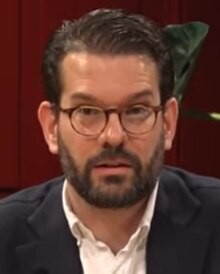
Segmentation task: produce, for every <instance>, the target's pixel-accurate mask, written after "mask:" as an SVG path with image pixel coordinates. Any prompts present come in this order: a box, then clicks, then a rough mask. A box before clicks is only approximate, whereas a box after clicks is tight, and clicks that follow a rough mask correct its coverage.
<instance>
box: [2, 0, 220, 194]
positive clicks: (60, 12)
mask: <svg viewBox="0 0 220 274" xmlns="http://www.w3.org/2000/svg"><path fill="white" fill-rule="evenodd" d="M10 2H12V1H8V2H7V1H4V2H3V3H2V4H1V5H2V8H1V10H0V15H1V16H0V28H1V34H2V37H4V41H2V42H1V44H0V58H1V66H0V72H1V88H2V104H1V107H0V114H1V117H2V119H1V134H0V147H1V155H0V164H1V168H2V170H1V175H0V179H1V180H0V189H1V190H2V191H3V190H4V192H8V191H11V190H16V189H19V188H23V187H27V186H29V185H32V184H37V183H40V182H41V181H43V180H45V179H48V178H50V177H52V176H55V175H58V174H60V168H59V163H58V160H57V159H56V157H54V156H52V155H50V154H49V152H48V151H47V147H46V145H45V143H44V140H43V136H42V134H41V130H40V127H39V125H38V121H37V116H36V111H37V107H38V104H39V103H40V101H41V100H42V99H43V91H42V84H41V76H40V63H41V56H42V49H43V46H44V44H45V41H46V39H47V37H48V35H49V33H51V31H52V30H53V29H54V27H56V26H57V25H59V24H60V22H61V21H62V20H64V19H72V18H75V17H79V16H80V15H82V14H83V13H84V12H86V11H89V10H91V9H95V8H100V7H122V8H127V9H129V10H132V11H135V12H141V13H143V14H145V15H147V16H149V17H151V18H153V19H155V20H157V21H159V22H160V23H162V24H168V23H178V22H186V21H192V20H200V21H204V22H206V23H208V24H209V25H210V33H209V35H208V39H207V41H206V43H205V45H204V48H203V50H202V53H201V55H200V58H199V62H198V64H197V67H196V71H195V73H194V76H193V79H192V81H191V83H190V86H189V89H188V93H187V96H186V98H185V99H186V100H185V102H184V107H185V108H200V109H203V110H206V111H216V112H220V93H219V91H218V87H219V85H218V67H217V66H218V61H219V60H220V58H219V57H220V51H219V48H220V38H219V34H220V27H219V23H218V20H219V18H218V17H219V10H220V2H217V0H212V1H203V0H194V1H192V0H184V1H183V0H148V1H147V0H139V1H138V0H136V1H134V0H133V1H129V0H127V1H125V0H111V1H109V0H87V1H85V0H82V1H77V5H76V4H75V3H76V2H75V1H72V0H62V1H58V0H31V1H30V0H14V1H13V4H11V3H10ZM6 117H7V118H6ZM219 140H220V123H216V122H207V121H198V120H191V119H184V120H183V119H180V123H179V128H178V134H177V138H176V142H175V146H174V149H173V151H172V152H171V153H169V155H168V157H167V162H168V163H172V164H175V165H179V166H182V167H186V168H188V169H190V170H192V171H195V172H199V173H204V174H207V175H213V176H217V177H220V168H219V164H218V159H219V155H220V144H219Z"/></svg>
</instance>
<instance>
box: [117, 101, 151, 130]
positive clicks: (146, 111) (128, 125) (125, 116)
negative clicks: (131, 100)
mask: <svg viewBox="0 0 220 274" xmlns="http://www.w3.org/2000/svg"><path fill="white" fill-rule="evenodd" d="M155 120H156V114H155V111H154V110H153V109H152V108H151V107H146V106H143V105H135V106H133V107H130V108H128V109H126V110H125V111H124V112H122V116H121V122H122V124H123V127H124V128H125V130H127V131H128V132H130V133H134V134H141V133H146V132H149V131H151V129H152V128H153V126H154V124H155Z"/></svg>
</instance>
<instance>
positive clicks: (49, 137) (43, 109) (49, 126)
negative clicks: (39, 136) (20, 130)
mask: <svg viewBox="0 0 220 274" xmlns="http://www.w3.org/2000/svg"><path fill="white" fill-rule="evenodd" d="M38 120H39V122H40V125H41V128H42V131H43V135H44V139H45V141H46V143H47V145H48V148H49V150H50V152H51V153H53V154H57V153H58V145H57V120H58V118H57V117H56V115H55V113H54V111H53V110H52V108H51V103H50V102H48V101H43V102H42V103H41V104H40V106H39V108H38Z"/></svg>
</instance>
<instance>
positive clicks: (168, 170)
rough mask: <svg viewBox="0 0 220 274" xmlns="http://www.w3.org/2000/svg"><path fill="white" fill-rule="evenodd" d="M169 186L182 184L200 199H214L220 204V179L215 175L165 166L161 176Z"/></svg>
mask: <svg viewBox="0 0 220 274" xmlns="http://www.w3.org/2000/svg"><path fill="white" fill-rule="evenodd" d="M161 181H162V183H163V182H164V183H165V185H167V187H168V188H174V189H175V186H178V185H181V186H182V188H179V189H185V190H187V191H188V192H189V193H191V194H192V195H193V196H195V197H197V198H198V199H199V200H206V199H208V200H209V201H212V203H217V204H219V205H220V180H219V179H217V178H213V177H208V176H202V175H198V174H195V173H192V172H189V171H186V170H184V169H181V168H176V167H170V166H165V167H164V169H163V171H162V176H161Z"/></svg>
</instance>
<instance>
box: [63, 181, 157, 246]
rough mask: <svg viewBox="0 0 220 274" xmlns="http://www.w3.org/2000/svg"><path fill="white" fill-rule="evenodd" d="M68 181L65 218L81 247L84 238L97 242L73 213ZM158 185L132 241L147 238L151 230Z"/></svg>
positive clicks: (64, 205) (64, 208)
mask: <svg viewBox="0 0 220 274" xmlns="http://www.w3.org/2000/svg"><path fill="white" fill-rule="evenodd" d="M67 185H68V181H67V180H65V181H64V184H63V189H62V205H63V210H64V214H65V217H66V219H67V222H68V225H69V228H70V230H71V232H72V234H73V236H74V237H75V238H76V239H77V244H78V245H80V243H81V241H82V239H83V238H85V237H86V238H89V239H91V240H92V241H95V238H94V235H93V233H92V232H91V231H90V230H89V229H88V228H87V227H86V226H85V225H84V224H83V223H82V222H81V221H80V219H79V218H78V217H77V216H76V214H75V213H74V212H73V210H72V207H71V204H70V200H69V198H68V193H67V191H68V188H67ZM158 185H159V181H157V183H156V185H155V187H154V190H153V192H152V193H151V196H150V198H149V201H148V203H147V206H146V210H145V212H144V215H143V217H142V219H141V222H140V224H139V226H138V227H137V229H136V231H135V233H134V234H133V235H132V236H131V238H130V241H131V242H133V241H135V239H136V238H137V237H138V238H139V240H142V239H143V238H145V237H146V236H147V234H148V233H149V230H150V226H151V221H152V218H153V214H154V209H155V203H156V197H157V193H158Z"/></svg>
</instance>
